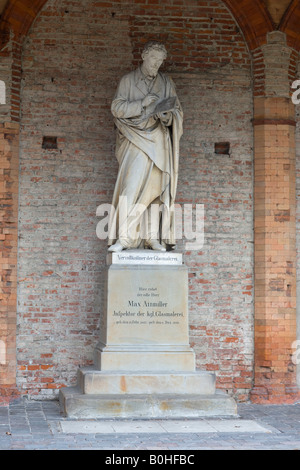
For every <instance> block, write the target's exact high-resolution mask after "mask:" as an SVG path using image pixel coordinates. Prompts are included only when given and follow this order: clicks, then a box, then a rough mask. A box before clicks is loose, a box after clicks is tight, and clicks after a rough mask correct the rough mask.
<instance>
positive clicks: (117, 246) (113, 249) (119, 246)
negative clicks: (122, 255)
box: [108, 240, 124, 253]
mask: <svg viewBox="0 0 300 470" xmlns="http://www.w3.org/2000/svg"><path fill="white" fill-rule="evenodd" d="M123 250H124V247H123V245H122V243H121V242H120V241H119V240H118V241H117V242H116V243H115V244H114V245H112V246H110V247H109V248H108V251H110V252H114V253H118V252H120V251H123Z"/></svg>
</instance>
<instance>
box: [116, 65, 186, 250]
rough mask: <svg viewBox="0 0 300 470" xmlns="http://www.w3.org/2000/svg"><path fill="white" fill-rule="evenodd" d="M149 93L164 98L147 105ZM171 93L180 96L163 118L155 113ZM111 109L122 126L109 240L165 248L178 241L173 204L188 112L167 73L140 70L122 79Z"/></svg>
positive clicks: (128, 246)
mask: <svg viewBox="0 0 300 470" xmlns="http://www.w3.org/2000/svg"><path fill="white" fill-rule="evenodd" d="M149 93H155V94H156V95H158V96H159V99H158V101H157V102H156V103H154V105H153V104H152V105H150V106H148V107H147V108H143V106H142V101H143V98H145V96H146V95H148V94H149ZM169 97H176V105H175V108H174V109H173V111H171V112H169V113H167V114H166V115H164V117H163V118H162V119H160V118H158V116H157V115H155V114H154V115H153V114H152V113H153V112H155V109H154V108H155V106H156V105H157V103H159V102H161V101H162V100H164V99H165V98H169ZM111 110H112V114H113V116H114V122H115V125H116V127H117V142H116V157H117V160H118V162H119V172H118V177H117V181H116V185H115V191H114V196H113V203H112V204H113V207H114V208H115V211H114V213H113V214H111V219H110V229H109V230H110V233H109V243H108V244H109V245H112V244H113V243H115V241H116V240H117V239H119V240H120V241H121V243H122V245H123V246H124V248H141V247H144V246H147V240H151V239H156V240H159V241H160V243H162V244H164V245H165V246H172V245H175V221H174V203H175V195H176V189H177V179H178V160H179V141H180V138H181V135H182V121H183V113H182V109H181V106H180V103H179V100H178V98H177V95H176V90H175V86H174V83H173V81H172V80H171V79H170V78H169V77H168V76H166V75H164V74H162V73H158V75H157V76H156V77H155V78H154V79H153V80H152V81H148V80H147V78H145V76H144V75H143V73H142V70H141V69H140V68H139V69H137V70H135V71H134V72H131V73H129V74H127V75H125V76H124V77H123V78H122V79H121V81H120V83H119V87H118V89H117V92H116V96H115V98H114V100H113V103H112V106H111ZM150 207H152V208H153V212H152V215H151V213H150V212H151V210H152V209H150ZM154 208H155V209H156V210H154ZM158 208H160V210H159V211H158V210H157V209H158Z"/></svg>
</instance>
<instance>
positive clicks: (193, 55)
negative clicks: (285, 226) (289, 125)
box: [17, 0, 253, 399]
mask: <svg viewBox="0 0 300 470" xmlns="http://www.w3.org/2000/svg"><path fill="white" fill-rule="evenodd" d="M150 38H156V39H160V40H162V41H164V42H165V44H166V46H167V48H168V51H169V58H168V60H167V63H166V66H165V69H166V70H167V71H168V72H169V73H170V75H171V76H172V77H173V79H174V81H175V83H176V86H177V90H178V95H179V97H180V99H181V102H182V105H183V108H184V113H185V121H184V137H183V139H182V145H181V147H182V148H181V161H180V177H179V186H178V197H177V201H178V202H179V203H193V204H197V203H201V204H204V205H205V245H204V247H203V249H202V251H201V252H187V253H186V257H185V259H186V263H187V265H188V266H189V270H190V325H191V330H190V332H191V344H192V346H193V347H194V349H195V352H196V355H197V366H198V367H199V368H203V369H207V370H214V371H216V373H217V376H218V386H219V387H221V388H224V389H227V390H229V391H230V392H232V393H235V394H236V396H238V397H239V398H240V399H245V398H246V397H247V396H248V392H249V390H250V388H251V384H252V371H253V298H252V296H253V292H252V290H253V274H252V270H253V222H252V210H253V207H252V191H253V188H252V145H253V138H252V124H251V119H252V107H253V104H252V82H251V64H250V57H249V54H248V51H247V48H246V46H245V43H244V41H243V38H242V36H241V34H240V32H239V30H238V27H237V25H236V23H235V22H234V20H233V19H232V16H231V14H230V13H229V12H228V10H227V9H226V8H225V7H224V5H223V3H222V2H221V1H207V2H197V1H196V0H189V1H184V2H183V1H178V0H173V1H165V0H161V1H159V0H157V1H156V0H155V1H154V0H153V1H150V0H148V1H142V0H141V1H133V0H132V1H128V2H124V1H122V2H94V1H92V0H86V1H85V2H81V1H79V0H72V1H67V0H60V1H58V0H49V1H48V2H47V5H46V7H45V8H44V9H43V11H42V13H41V14H40V16H39V17H38V19H37V20H36V22H35V24H34V26H33V28H32V29H31V31H30V34H29V35H28V37H27V39H26V42H25V45H24V48H23V59H22V69H23V75H22V107H21V136H20V195H19V199H20V215H19V237H20V239H19V275H18V276H19V277H18V282H19V291H18V338H17V361H18V363H17V365H18V372H17V383H18V386H19V388H20V389H21V390H22V392H24V393H27V392H28V393H31V394H37V395H38V396H44V397H52V396H54V395H56V393H57V389H58V388H59V387H60V386H64V385H70V384H72V383H74V382H75V380H76V370H77V367H78V366H83V365H87V364H90V363H91V362H92V359H93V348H94V347H95V345H96V342H97V339H98V331H97V328H98V322H99V312H100V310H101V305H102V298H103V291H102V286H103V283H102V275H103V270H104V267H105V266H104V259H105V254H106V244H105V242H101V241H99V240H98V239H97V238H96V233H95V230H96V225H97V222H98V219H97V218H96V208H97V206H98V205H99V204H101V203H110V202H111V199H112V192H113V187H114V182H115V178H116V174H117V163H116V161H115V157H114V141H115V136H114V129H113V121H112V116H111V114H110V103H111V100H112V98H113V95H114V92H115V89H116V86H117V83H118V80H119V79H120V78H121V76H122V75H123V74H124V73H125V72H127V71H129V70H131V69H132V68H133V67H135V66H136V65H137V63H138V61H139V55H140V51H141V47H142V44H143V43H144V42H145V41H146V40H148V39H150ZM48 136H50V137H56V138H57V148H56V149H55V148H54V149H45V148H42V147H43V138H44V137H48ZM224 141H228V142H230V154H229V155H217V154H215V143H218V142H224ZM179 248H180V249H184V243H183V242H181V243H179Z"/></svg>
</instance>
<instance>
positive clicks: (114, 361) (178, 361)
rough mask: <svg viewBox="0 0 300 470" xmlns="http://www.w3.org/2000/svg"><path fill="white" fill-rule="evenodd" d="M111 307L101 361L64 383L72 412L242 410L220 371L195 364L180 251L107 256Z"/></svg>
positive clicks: (134, 414)
mask: <svg viewBox="0 0 300 470" xmlns="http://www.w3.org/2000/svg"><path fill="white" fill-rule="evenodd" d="M107 263H108V269H107V278H106V281H107V286H106V294H107V298H106V308H105V311H104V312H103V316H102V317H101V327H100V332H101V333H100V341H99V343H98V345H97V347H96V350H95V361H94V363H95V366H94V368H88V369H81V370H79V372H78V385H77V387H76V388H68V389H62V390H61V392H60V401H61V406H62V409H63V411H64V413H65V415H67V416H70V417H77V418H78V417H85V418H87V417H92V418H97V417H98V418H116V417H122V418H154V417H157V418H166V417H174V418H175V417H176V418H180V417H182V418H184V417H197V416H217V415H235V414H236V412H237V411H236V404H235V402H234V400H233V399H231V398H229V397H228V396H227V395H225V394H220V393H218V394H216V392H215V375H214V374H212V373H209V372H201V371H196V370H195V354H194V351H193V350H192V349H191V348H190V345H189V326H188V272H187V268H186V267H185V266H183V264H182V255H181V254H178V253H173V252H171V253H160V252H154V251H150V250H145V251H144V250H138V251H133V250H128V251H123V252H121V253H112V254H110V255H108V257H107Z"/></svg>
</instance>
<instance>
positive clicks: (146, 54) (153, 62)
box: [142, 41, 167, 77]
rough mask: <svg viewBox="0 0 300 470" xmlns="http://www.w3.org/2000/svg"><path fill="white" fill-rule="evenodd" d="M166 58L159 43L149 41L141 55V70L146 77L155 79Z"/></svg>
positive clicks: (162, 46) (163, 47) (165, 52)
mask: <svg viewBox="0 0 300 470" xmlns="http://www.w3.org/2000/svg"><path fill="white" fill-rule="evenodd" d="M166 58H167V50H166V48H165V46H164V44H162V43H161V42H158V41H149V42H147V44H146V45H145V47H144V50H143V53H142V59H143V68H144V71H145V72H146V73H147V75H150V76H151V77H155V76H156V75H157V73H158V70H159V68H160V66H161V65H162V64H163V62H164V61H165V60H166Z"/></svg>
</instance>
